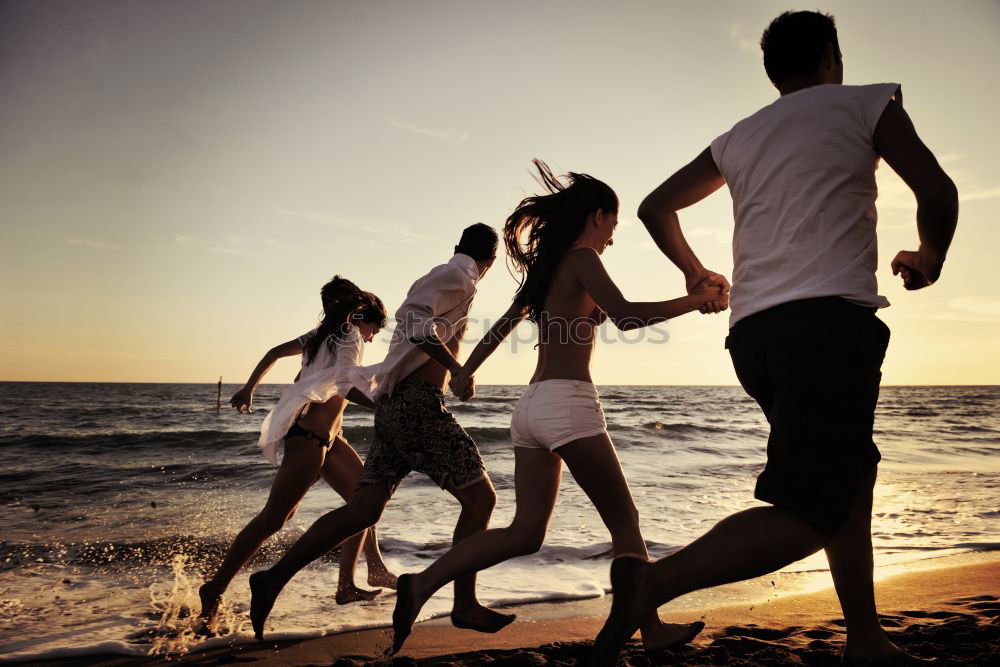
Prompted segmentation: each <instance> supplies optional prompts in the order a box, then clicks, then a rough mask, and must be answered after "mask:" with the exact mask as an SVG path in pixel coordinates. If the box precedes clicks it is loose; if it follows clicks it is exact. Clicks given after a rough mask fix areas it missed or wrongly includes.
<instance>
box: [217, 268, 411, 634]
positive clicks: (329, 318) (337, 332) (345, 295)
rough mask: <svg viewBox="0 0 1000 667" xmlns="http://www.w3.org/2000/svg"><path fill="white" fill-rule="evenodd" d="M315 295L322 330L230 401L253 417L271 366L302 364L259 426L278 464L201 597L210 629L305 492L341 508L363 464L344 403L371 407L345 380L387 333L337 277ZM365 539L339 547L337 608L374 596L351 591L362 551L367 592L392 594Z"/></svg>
mask: <svg viewBox="0 0 1000 667" xmlns="http://www.w3.org/2000/svg"><path fill="white" fill-rule="evenodd" d="M320 295H321V297H322V300H323V312H324V315H323V321H322V322H321V323H320V325H319V326H318V327H317V328H316V329H314V330H313V331H311V332H309V333H307V334H305V335H303V336H300V337H298V338H297V339H295V340H291V341H289V342H287V343H284V344H282V345H278V346H277V347H275V348H272V349H271V350H269V351H268V352H267V354H265V355H264V358H263V359H261V360H260V363H258V364H257V367H256V368H255V369H254V371H253V373H251V375H250V379H249V380H247V383H246V385H245V386H244V387H243V388H242V389H240V390H239V391H238V392H236V394H234V395H233V398H232V400H231V403H232V405H233V407H235V408H236V409H237V410H239V411H240V412H251V407H252V403H253V393H254V391H255V390H256V388H257V385H258V384H259V383H260V381H261V379H262V378H263V377H264V374H265V373H267V371H268V370H269V369H270V368H271V366H272V365H273V364H274V362H275V361H277V360H278V359H279V358H281V357H290V356H295V355H301V356H302V369H301V371H299V375H298V376H297V377H296V378H295V383H294V384H292V385H291V386H289V387H287V388H286V389H285V390H284V391H283V392H282V395H281V399H280V400H279V401H278V404H277V405H276V406H275V407H274V409H273V410H272V411H271V413H270V414H268V416H267V417H266V418H265V419H264V423H263V425H262V426H261V433H260V447H261V449H262V453H263V454H264V457H265V458H267V459H268V460H269V461H270V462H271V463H275V464H277V462H278V450H279V449H284V456H282V457H281V465H280V467H279V468H278V473H277V475H276V476H275V478H274V483H273V484H272V485H271V492H270V495H269V496H268V499H267V504H266V505H265V506H264V509H263V510H261V512H260V514H258V515H257V516H256V517H254V518H253V519H252V520H251V521H250V523H248V524H247V525H246V527H244V528H243V530H242V531H240V533H239V535H237V536H236V539H235V540H234V541H233V544H232V546H231V547H230V548H229V551H228V553H227V554H226V557H225V559H224V560H223V561H222V564H221V565H220V566H219V569H218V570H217V571H216V573H215V575H214V576H213V577H212V578H211V579H209V580H208V581H206V582H205V584H204V585H202V587H201V588H200V589H199V594H200V596H201V605H202V607H201V617H202V618H204V619H206V621H207V622H208V623H212V622H213V621H214V618H215V616H216V614H217V612H218V607H219V602H220V601H221V599H222V594H223V593H224V592H225V590H226V588H227V587H228V586H229V582H230V581H232V579H233V577H234V576H236V573H237V572H238V571H239V570H240V568H242V567H243V566H244V565H245V564H246V563H247V562H248V561H249V560H250V558H251V557H253V555H254V554H255V553H256V552H257V550H258V549H259V548H260V546H261V545H262V544H263V543H264V542H265V541H266V540H267V539H268V538H269V537H271V535H273V534H274V533H276V532H278V530H280V529H281V527H282V526H284V525H285V523H286V522H287V521H288V520H289V519H291V518H292V516H293V515H294V514H295V510H296V509H297V508H298V506H299V503H300V502H301V501H302V498H303V497H304V496H305V494H306V491H307V490H308V489H309V487H310V486H312V485H313V484H314V483H315V482H316V481H317V480H318V479H319V478H320V477H322V478H323V479H324V480H325V481H326V482H327V484H329V485H330V486H331V487H332V488H333V490H334V491H336V492H337V493H338V494H340V496H341V497H342V498H344V500H345V501H346V500H348V499H350V497H351V495H353V492H354V489H355V487H356V486H357V483H358V479H359V477H360V476H361V469H362V462H361V458H360V457H359V456H358V454H357V452H355V451H354V449H353V448H352V447H351V446H350V445H349V444H348V442H347V440H345V439H344V435H343V429H342V427H341V426H342V422H343V416H344V408H345V407H346V406H347V401H348V400H350V401H354V402H355V403H360V404H361V405H365V406H366V407H369V408H374V404H373V403H372V401H371V399H370V398H368V396H366V395H365V394H364V393H362V392H361V391H359V390H358V389H357V388H355V387H353V386H352V384H351V382H350V380H349V374H350V372H351V371H352V370H354V369H356V368H357V367H358V366H359V365H360V363H361V357H362V353H363V351H364V344H365V343H366V342H371V340H372V338H373V337H374V336H375V334H376V333H378V331H379V329H381V328H382V327H383V326H385V322H386V312H385V306H384V305H383V304H382V301H381V300H380V299H379V298H378V297H377V296H375V295H374V294H371V293H370V292H365V291H363V290H361V289H360V288H358V286H357V285H355V284H354V283H353V282H351V281H350V280H347V279H346V278H341V277H340V276H335V277H334V278H333V280H331V281H330V282H328V283H327V284H326V285H324V286H323V289H322V290H321V291H320ZM365 538H366V533H365V532H362V533H359V534H357V535H355V536H354V537H352V538H350V539H349V540H347V541H346V542H344V544H343V545H342V547H341V554H340V575H339V577H340V578H339V581H338V586H337V594H336V601H337V604H347V603H349V602H355V601H357V600H370V599H372V598H373V597H375V596H376V595H377V594H378V593H379V592H380V591H379V590H374V591H369V590H363V589H361V588H358V587H357V586H355V584H354V569H355V566H356V564H357V560H358V556H359V553H360V551H361V548H362V543H364V551H365V559H366V560H367V562H368V583H369V585H376V586H383V587H387V588H395V586H396V577H395V575H393V574H392V573H391V572H390V571H389V569H388V568H387V567H386V565H385V562H384V561H383V560H382V555H381V553H380V552H379V548H378V541H377V538H376V535H375V528H374V527H372V528H371V529H370V530H369V531H367V539H365Z"/></svg>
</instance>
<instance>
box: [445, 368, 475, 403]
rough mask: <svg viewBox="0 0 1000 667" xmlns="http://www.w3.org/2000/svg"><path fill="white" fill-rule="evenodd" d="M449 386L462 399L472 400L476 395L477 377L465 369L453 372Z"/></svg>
mask: <svg viewBox="0 0 1000 667" xmlns="http://www.w3.org/2000/svg"><path fill="white" fill-rule="evenodd" d="M448 388H449V389H451V393H453V394H455V396H456V397H458V400H460V401H468V400H471V399H472V397H473V396H475V395H476V379H475V378H474V377H473V376H472V375H469V374H468V373H466V372H465V369H464V368H463V369H462V370H460V371H458V372H457V373H452V374H451V380H449V381H448Z"/></svg>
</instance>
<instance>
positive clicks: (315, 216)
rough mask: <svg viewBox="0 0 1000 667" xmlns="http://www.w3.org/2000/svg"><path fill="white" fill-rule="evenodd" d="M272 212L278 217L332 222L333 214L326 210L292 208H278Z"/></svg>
mask: <svg viewBox="0 0 1000 667" xmlns="http://www.w3.org/2000/svg"><path fill="white" fill-rule="evenodd" d="M274 214H275V215H276V216H278V217H280V218H299V219H302V220H308V221H310V222H332V221H333V216H332V215H330V213H329V212H328V211H305V210H299V209H294V208H279V209H276V210H275V211H274Z"/></svg>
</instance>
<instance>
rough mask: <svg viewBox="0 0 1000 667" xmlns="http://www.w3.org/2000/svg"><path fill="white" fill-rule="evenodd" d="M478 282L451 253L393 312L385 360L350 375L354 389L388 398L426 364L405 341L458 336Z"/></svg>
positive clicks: (470, 267) (472, 267)
mask: <svg viewBox="0 0 1000 667" xmlns="http://www.w3.org/2000/svg"><path fill="white" fill-rule="evenodd" d="M478 280H479V266H478V265H477V264H476V260H474V259H472V258H471V257H469V256H468V255H465V254H462V253H456V254H455V255H454V256H453V257H452V258H451V259H450V260H449V261H448V263H447V264H442V265H440V266H436V267H434V268H433V269H431V270H430V272H429V273H428V274H427V275H425V276H424V277H422V278H420V279H419V280H417V281H416V282H415V283H413V285H412V286H411V287H410V291H409V292H407V294H406V300H405V301H404V302H403V305H402V306H400V307H399V310H397V311H396V330H395V332H394V333H393V335H392V341H391V342H390V343H389V352H388V353H387V354H386V355H385V360H384V361H383V362H382V363H380V364H375V365H372V366H366V367H364V368H355V369H353V370H352V371H351V379H352V380H353V381H354V384H355V385H356V386H357V387H358V388H359V389H360V390H361V391H363V392H365V393H366V394H368V395H369V396H371V397H372V399H373V400H374V399H377V398H379V397H380V396H388V395H389V394H392V391H393V389H395V388H396V385H397V384H399V382H400V381H402V380H404V379H405V378H406V377H407V376H409V375H410V374H411V373H413V372H414V371H416V370H417V369H418V368H420V367H421V366H423V365H424V364H425V363H426V362H427V360H428V359H429V358H430V357H428V356H427V355H426V354H424V353H423V352H421V351H420V350H419V349H418V348H417V347H416V346H415V345H414V344H413V343H411V342H410V339H414V338H415V339H420V338H429V337H430V336H431V335H434V336H435V337H437V339H438V340H440V341H441V342H448V341H449V340H451V339H452V338H453V337H454V336H455V334H456V333H458V332H461V331H462V328H463V327H464V326H465V321H466V319H467V318H468V316H469V306H471V305H472V299H473V297H475V295H476V282H477V281H478Z"/></svg>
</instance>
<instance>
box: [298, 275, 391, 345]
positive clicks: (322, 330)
mask: <svg viewBox="0 0 1000 667" xmlns="http://www.w3.org/2000/svg"><path fill="white" fill-rule="evenodd" d="M319 294H320V298H321V299H322V300H323V318H322V319H321V320H320V323H319V327H318V328H317V329H316V333H315V334H314V335H312V336H311V337H310V338H309V340H308V342H306V346H305V349H304V350H302V353H303V354H304V355H305V358H306V364H311V363H312V362H313V359H315V358H316V353H317V352H319V348H320V345H322V344H323V343H326V345H327V347H329V349H330V350H333V346H334V345H335V344H336V343H337V341H339V340H340V339H342V338H343V337H344V334H346V333H347V331H348V329H347V327H349V326H351V324H352V323H354V322H372V323H373V324H376V325H378V327H379V328H382V327H384V326H385V321H386V313H385V305H384V304H383V303H382V299H380V298H378V297H377V296H375V295H374V294H372V293H371V292H366V291H364V290H363V289H361V288H360V287H358V286H357V285H355V284H354V283H352V282H351V281H350V280H348V279H347V278H342V277H341V276H334V277H333V278H332V279H331V280H330V282H328V283H327V284H325V285H323V289H321V290H320V291H319Z"/></svg>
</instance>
